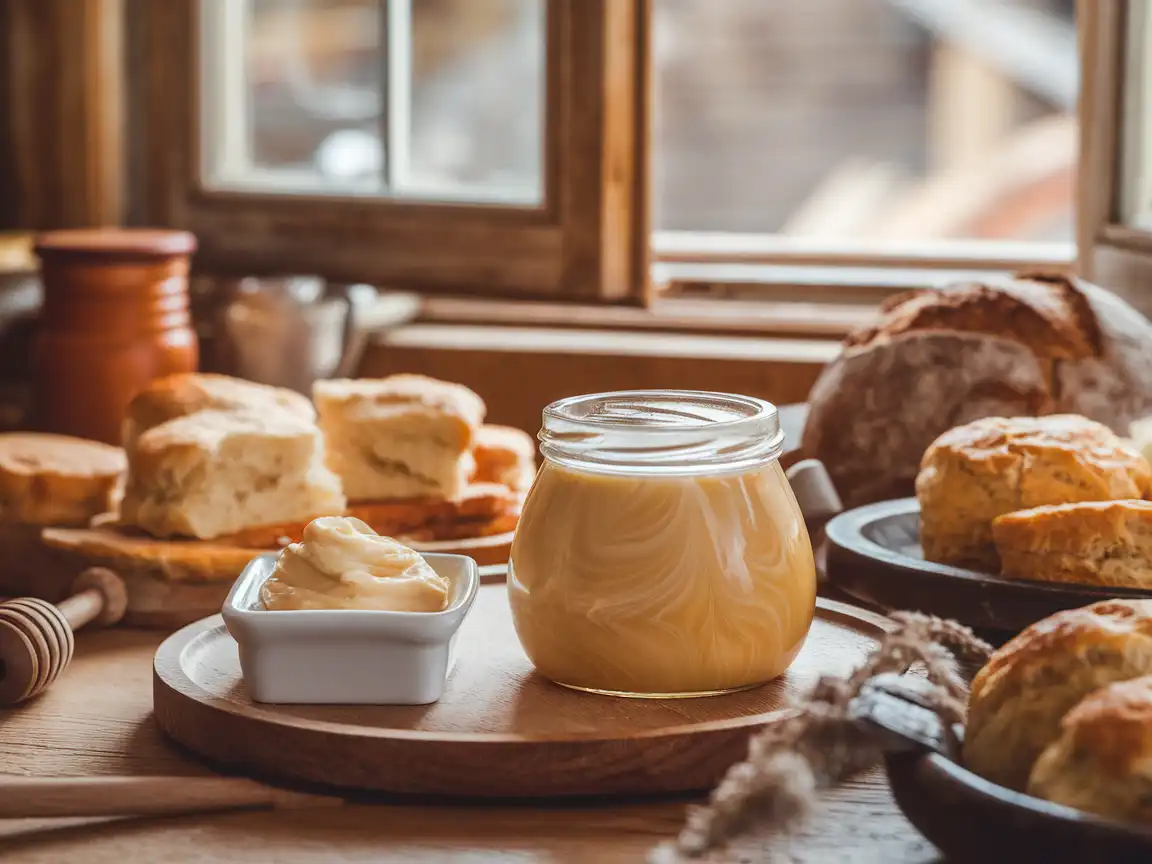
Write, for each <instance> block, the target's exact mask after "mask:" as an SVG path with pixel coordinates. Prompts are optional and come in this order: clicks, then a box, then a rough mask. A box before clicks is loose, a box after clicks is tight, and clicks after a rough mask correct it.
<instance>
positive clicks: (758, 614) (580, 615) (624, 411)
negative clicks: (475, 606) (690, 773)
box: [508, 390, 816, 698]
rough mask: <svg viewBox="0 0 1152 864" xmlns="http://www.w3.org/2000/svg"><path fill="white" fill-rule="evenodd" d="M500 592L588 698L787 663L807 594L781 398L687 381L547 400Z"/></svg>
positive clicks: (519, 622)
mask: <svg viewBox="0 0 1152 864" xmlns="http://www.w3.org/2000/svg"><path fill="white" fill-rule="evenodd" d="M540 442H541V448H540V449H541V453H542V455H543V457H544V461H543V465H542V467H541V469H540V472H539V474H538V476H537V478H536V482H535V484H534V485H533V486H532V489H531V491H530V492H529V494H528V498H527V500H526V502H525V504H524V512H523V515H522V516H521V518H520V524H519V527H518V529H517V531H516V538H515V541H514V542H513V544H512V553H511V558H510V561H509V567H508V593H509V600H510V603H511V606H512V614H513V619H514V621H515V625H516V632H517V635H518V636H519V637H520V642H521V644H522V645H523V646H524V650H525V652H527V654H528V657H529V659H531V661H532V662H533V664H534V665H535V666H536V669H537V671H538V672H540V673H541V674H542V675H544V676H546V677H548V678H550V679H551V680H553V681H555V682H557V683H559V684H563V685H566V686H568V687H574V688H577V689H581V690H587V691H591V692H596V693H606V694H612V695H623V696H640V697H652V698H668V697H680V696H703V695H714V694H719V693H727V692H731V691H735V690H742V689H746V688H749V687H754V686H756V685H758V684H762V683H764V682H766V681H769V680H771V679H773V678H775V677H777V676H778V675H780V674H781V673H783V672H784V671H785V670H786V669H787V668H788V666H789V664H790V663H791V662H792V660H793V658H795V656H796V654H797V653H798V652H799V650H800V647H801V645H802V644H803V643H804V639H805V637H806V636H807V634H808V630H809V628H810V627H811V624H812V617H813V614H814V610H815V604H816V569H815V565H814V563H813V558H812V545H811V542H810V541H809V538H808V531H807V528H806V527H805V525H804V520H803V518H802V517H801V514H800V509H799V507H798V505H797V503H796V498H795V496H794V495H793V494H792V489H791V488H790V487H789V485H788V480H787V479H786V478H785V476H784V472H783V470H782V469H781V467H780V463H779V456H780V452H781V450H782V449H783V443H784V434H783V432H782V431H781V429H780V422H779V418H778V417H777V412H776V408H775V406H773V405H772V404H771V403H768V402H764V401H762V400H760V399H752V398H749V397H746V396H735V395H729V394H724V393H705V392H693V391H672V390H653V391H634V392H621V393H602V394H596V395H590V396H577V397H573V398H570V399H564V400H561V401H559V402H555V403H553V404H552V405H549V406H548V407H547V408H546V409H545V410H544V423H543V429H542V430H541V432H540Z"/></svg>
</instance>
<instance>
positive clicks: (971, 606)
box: [825, 498, 1152, 633]
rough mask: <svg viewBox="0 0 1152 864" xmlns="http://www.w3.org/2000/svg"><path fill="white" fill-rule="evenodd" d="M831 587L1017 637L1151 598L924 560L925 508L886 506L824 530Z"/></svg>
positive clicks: (881, 604) (906, 501) (861, 510)
mask: <svg viewBox="0 0 1152 864" xmlns="http://www.w3.org/2000/svg"><path fill="white" fill-rule="evenodd" d="M825 533H826V535H827V538H828V548H827V563H826V575H827V579H828V581H829V582H830V583H831V584H832V585H834V586H836V587H837V588H839V589H840V590H841V591H844V592H845V593H846V594H848V595H850V596H851V597H852V598H853V599H855V600H858V601H861V602H863V603H867V604H869V605H872V606H875V607H878V608H880V609H882V610H884V611H886V612H890V611H892V610H894V609H909V610H915V611H919V612H927V613H929V614H932V615H939V616H940V617H942V618H951V619H953V620H956V621H959V622H960V623H961V624H966V625H968V626H969V627H973V628H977V629H981V630H993V631H999V632H1002V633H1016V632H1019V631H1020V630H1023V629H1024V628H1025V627H1027V626H1028V625H1029V624H1032V623H1034V622H1036V621H1039V620H1041V619H1042V618H1047V617H1048V616H1049V615H1053V614H1055V613H1057V612H1059V611H1061V610H1063V609H1076V608H1078V607H1080V606H1087V605H1089V604H1091V603H1095V602H1097V601H1099V600H1107V599H1108V598H1111V597H1135V598H1141V599H1152V591H1145V590H1140V589H1138V588H1105V587H1100V586H1094V585H1073V584H1068V583H1063V582H1037V581H1031V580H1027V579H1005V578H1002V577H1000V576H994V575H991V574H988V573H979V572H976V571H974V570H965V569H963V568H960V567H950V566H948V565H947V564H936V563H934V562H932V561H925V560H924V553H923V551H922V550H921V549H920V505H919V504H918V503H917V501H916V499H915V498H900V499H897V500H895V501H882V502H880V503H878V504H869V505H867V506H865V507H858V508H856V509H854V510H849V511H847V512H845V513H841V514H840V515H839V516H837V517H835V518H834V519H832V521H830V522H829V523H828V524H827V526H826V527H825Z"/></svg>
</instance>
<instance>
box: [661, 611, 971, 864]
mask: <svg viewBox="0 0 1152 864" xmlns="http://www.w3.org/2000/svg"><path fill="white" fill-rule="evenodd" d="M890 617H891V620H892V621H894V622H895V624H896V627H895V628H894V629H893V630H892V631H891V632H890V633H888V634H886V635H885V636H884V637H883V638H882V639H881V640H880V644H879V646H878V647H877V648H876V649H875V650H874V651H873V652H872V653H871V654H870V655H869V656H868V659H867V660H866V661H865V662H864V663H863V664H862V665H861V666H860V667H859V668H858V669H856V670H855V671H854V672H853V673H852V674H851V675H849V676H848V677H847V678H836V677H833V676H825V677H822V678H820V680H818V681H817V682H816V684H815V686H814V687H813V688H812V690H811V691H810V692H809V694H808V695H807V697H806V698H804V699H803V700H802V701H801V702H800V704H799V705H797V706H796V707H797V713H795V714H794V715H792V716H789V717H787V718H785V719H783V720H780V721H777V722H773V723H771V724H769V725H768V726H766V727H765V728H764V729H763V730H761V731H760V732H758V733H757V734H756V735H754V736H753V737H752V739H751V740H750V742H749V746H748V757H747V758H746V759H745V760H744V761H743V762H739V763H737V764H736V765H733V766H732V768H730V769H729V770H728V772H727V774H726V775H725V776H724V778H723V779H722V780H721V781H720V784H719V785H718V786H717V787H716V789H715V790H714V791H713V792H712V794H711V796H710V797H709V800H708V804H707V805H705V806H703V807H694V808H691V809H690V810H689V813H688V817H687V820H686V822H685V825H684V827H683V829H682V830H681V832H680V835H679V836H678V837H677V838H676V840H675V841H674V842H672V843H669V844H664V845H663V846H661V847H658V848H657V849H656V850H654V852H653V855H652V857H651V859H650V860H651V861H652V862H653V864H668V862H674V861H683V860H685V859H693V858H700V857H702V856H704V855H706V854H707V853H709V852H710V851H713V850H715V849H717V848H718V847H720V846H722V845H724V844H725V843H727V842H728V841H730V840H731V839H733V838H734V837H735V836H736V835H738V834H739V833H740V832H742V831H743V830H744V829H745V828H747V827H749V826H750V825H751V824H753V823H755V824H757V825H759V826H762V827H765V828H770V829H772V830H776V831H787V830H789V829H790V828H792V827H794V826H795V825H796V824H797V823H798V822H799V821H800V820H802V819H803V818H804V817H805V816H806V815H807V814H808V813H809V811H810V810H811V809H812V807H813V806H814V805H815V803H816V799H817V793H818V792H819V791H820V790H822V789H827V788H830V787H832V786H835V785H837V784H839V783H841V782H843V781H844V780H845V779H847V778H848V777H850V776H852V775H854V774H857V773H859V772H860V771H862V770H864V769H866V768H870V767H872V766H874V765H876V764H877V763H878V762H879V761H880V755H881V754H880V751H879V749H878V748H877V745H876V741H875V738H874V734H873V733H872V732H871V731H870V730H869V729H868V728H867V727H865V726H863V725H862V724H860V723H858V722H856V721H855V720H854V719H853V718H852V716H851V715H850V710H849V706H850V703H851V702H852V700H853V699H854V698H855V697H856V696H858V695H859V694H860V692H861V690H862V689H863V687H864V685H865V684H867V682H868V681H869V680H870V679H872V678H874V677H875V676H877V675H880V674H883V673H888V672H897V673H903V672H905V671H907V670H908V669H910V668H911V667H913V666H915V665H917V664H919V665H920V666H922V667H923V669H924V673H925V678H926V679H927V681H928V683H929V684H930V685H931V689H930V690H928V693H927V698H928V699H929V701H930V704H931V705H932V707H933V709H934V710H935V711H936V712H937V713H938V714H939V715H940V718H941V720H943V721H944V722H945V723H948V724H952V723H960V722H963V720H964V712H965V705H966V704H967V698H968V687H967V684H966V682H965V681H964V679H963V677H962V676H961V675H960V672H959V670H958V669H957V660H962V661H964V662H966V663H976V662H979V663H982V662H984V661H985V660H986V659H987V658H988V656H989V655H990V654H991V653H992V647H991V646H990V645H989V644H988V643H986V642H984V641H983V640H982V639H979V638H978V637H977V636H976V635H975V634H974V633H973V632H972V631H971V630H969V629H968V628H967V627H964V626H962V625H960V624H957V623H956V622H954V621H945V620H943V619H940V618H936V617H933V616H930V615H923V614H920V613H917V612H897V613H894V614H893V615H891V616H890Z"/></svg>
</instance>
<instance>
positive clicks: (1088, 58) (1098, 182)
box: [1076, 0, 1152, 314]
mask: <svg viewBox="0 0 1152 864" xmlns="http://www.w3.org/2000/svg"><path fill="white" fill-rule="evenodd" d="M1127 9H1128V5H1127V2H1126V0H1078V3H1077V15H1078V16H1080V20H1081V21H1082V24H1081V31H1080V32H1081V37H1080V38H1081V54H1082V62H1081V67H1082V69H1083V72H1084V78H1083V84H1082V96H1081V105H1080V118H1081V128H1080V172H1079V186H1080V189H1079V194H1078V203H1079V205H1080V210H1079V213H1078V218H1077V226H1076V235H1077V236H1076V239H1077V247H1078V249H1079V253H1080V254H1079V261H1078V271H1079V272H1080V274H1081V275H1083V276H1084V277H1085V278H1086V279H1090V280H1092V281H1096V282H1099V283H1100V284H1102V285H1106V286H1107V287H1108V288H1109V289H1111V290H1113V291H1115V292H1116V293H1118V294H1120V295H1121V296H1123V297H1125V299H1127V300H1128V301H1129V302H1131V303H1132V304H1133V305H1135V306H1136V307H1137V308H1139V309H1140V310H1141V311H1142V312H1144V313H1145V314H1152V295H1150V293H1149V292H1148V290H1147V286H1148V285H1149V284H1150V283H1152V233H1149V232H1147V231H1142V230H1139V229H1136V228H1131V227H1129V226H1127V225H1124V224H1123V223H1122V221H1121V218H1120V194H1119V193H1120V184H1121V183H1122V181H1123V178H1122V170H1123V167H1122V166H1123V153H1122V140H1123V122H1124V117H1123V113H1124V93H1125V76H1126V74H1127V70H1128V64H1127V56H1126V55H1127V46H1126V30H1127V27H1126V24H1127Z"/></svg>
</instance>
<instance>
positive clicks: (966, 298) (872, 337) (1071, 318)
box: [845, 278, 1100, 360]
mask: <svg viewBox="0 0 1152 864" xmlns="http://www.w3.org/2000/svg"><path fill="white" fill-rule="evenodd" d="M1084 308H1086V307H1085V305H1084V304H1083V298H1082V296H1081V295H1080V294H1079V292H1078V291H1077V290H1076V288H1075V287H1074V286H1073V284H1072V283H1071V282H1069V281H1067V280H1059V281H1055V280H1052V279H1035V278H1033V279H997V280H988V281H986V282H962V283H957V284H954V285H949V286H947V287H946V288H944V289H943V290H933V289H920V290H916V291H909V292H905V293H904V294H900V295H897V296H896V297H895V298H893V299H892V300H891V301H889V302H888V303H887V304H885V306H884V307H882V311H883V312H885V313H887V314H885V315H884V317H883V320H881V321H880V322H879V323H877V324H876V325H874V326H872V327H867V328H864V329H863V330H860V331H857V332H856V333H853V334H851V335H849V337H848V338H847V339H846V340H845V344H846V345H873V344H876V343H878V342H880V341H883V340H886V339H891V338H892V337H894V336H897V335H899V334H901V333H911V332H914V331H940V330H958V331H962V332H966V333H984V334H986V335H989V336H997V337H1000V338H1006V339H1009V340H1011V341H1013V342H1016V343H1019V344H1020V345H1023V346H1025V347H1026V348H1027V349H1028V350H1029V351H1030V352H1031V353H1032V354H1033V355H1035V356H1036V357H1039V358H1042V359H1045V360H1056V359H1080V358H1084V357H1097V356H1099V355H1100V346H1099V344H1098V342H1097V340H1098V339H1099V333H1098V332H1094V331H1095V328H1089V327H1086V326H1085V323H1084V321H1082V320H1081V315H1082V314H1083V309H1084Z"/></svg>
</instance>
